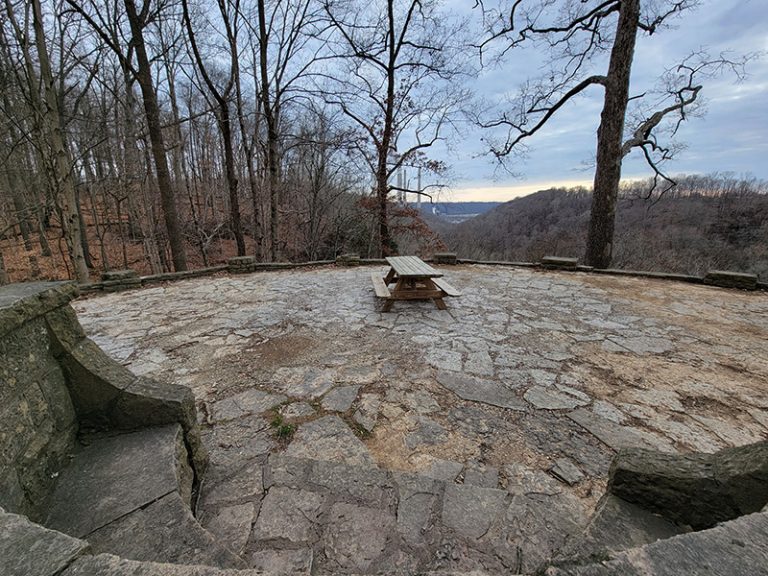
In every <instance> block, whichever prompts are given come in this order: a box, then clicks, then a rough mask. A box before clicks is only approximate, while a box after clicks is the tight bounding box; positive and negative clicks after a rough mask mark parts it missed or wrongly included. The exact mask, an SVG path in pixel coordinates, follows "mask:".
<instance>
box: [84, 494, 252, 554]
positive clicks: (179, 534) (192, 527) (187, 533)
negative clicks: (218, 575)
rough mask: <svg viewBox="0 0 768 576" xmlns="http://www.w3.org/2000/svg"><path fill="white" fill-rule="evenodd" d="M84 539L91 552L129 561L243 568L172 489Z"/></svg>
mask: <svg viewBox="0 0 768 576" xmlns="http://www.w3.org/2000/svg"><path fill="white" fill-rule="evenodd" d="M87 540H88V542H89V543H90V544H91V546H92V548H93V550H94V552H97V553H110V554H115V555H116V556H120V557H122V558H127V559H130V560H141V561H151V562H166V563H170V564H203V565H206V566H218V567H221V568H245V564H244V563H243V561H242V560H241V559H240V558H239V557H237V556H236V555H235V554H233V553H232V552H231V551H230V550H228V549H227V548H225V547H224V546H222V545H221V544H219V543H218V542H217V541H216V540H215V539H214V538H213V536H212V535H211V534H210V533H209V532H207V531H206V530H204V529H203V528H202V527H201V526H200V524H199V523H198V522H197V520H196V519H195V518H194V516H192V512H191V511H190V509H189V507H188V505H187V503H185V502H183V501H182V500H181V498H180V497H179V495H178V493H176V492H172V493H170V494H168V495H167V496H164V497H162V498H160V499H159V500H156V501H154V502H152V503H151V504H149V505H148V506H146V507H144V508H140V509H138V510H134V511H133V512H131V513H129V514H127V515H125V516H122V517H120V518H118V519H116V520H115V521H113V522H111V523H110V524H107V525H106V526H103V527H102V528H99V529H98V530H96V531H95V532H92V533H91V534H89V535H88V537H87Z"/></svg>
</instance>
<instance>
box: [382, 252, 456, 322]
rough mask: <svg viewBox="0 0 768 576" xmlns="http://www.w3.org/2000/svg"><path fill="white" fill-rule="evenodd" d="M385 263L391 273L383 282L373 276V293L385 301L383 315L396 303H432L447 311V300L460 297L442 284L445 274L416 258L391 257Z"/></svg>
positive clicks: (444, 283) (453, 290)
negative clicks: (449, 297) (411, 301)
mask: <svg viewBox="0 0 768 576" xmlns="http://www.w3.org/2000/svg"><path fill="white" fill-rule="evenodd" d="M386 260H387V263H388V264H389V266H390V269H389V271H388V272H387V275H386V276H385V277H384V278H382V277H381V276H380V275H379V274H378V273H376V272H374V273H373V274H371V281H372V282H373V290H374V292H376V296H377V297H378V298H381V299H383V300H384V305H383V307H382V311H383V312H389V311H390V310H391V309H392V305H393V304H394V301H395V300H433V301H434V302H435V305H436V306H437V307H438V309H440V310H445V309H446V305H445V302H444V301H443V298H444V297H446V296H461V292H459V291H458V290H457V289H456V288H454V287H453V286H451V285H450V284H449V283H448V282H446V281H445V280H443V278H442V276H443V274H442V272H440V271H438V270H435V269H434V268H432V266H430V265H429V264H427V263H426V262H424V261H423V260H422V259H421V258H418V257H417V256H390V257H388V258H387V259H386ZM392 283H394V287H392V288H390V285H391V284H392Z"/></svg>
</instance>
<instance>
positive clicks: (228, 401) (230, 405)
mask: <svg viewBox="0 0 768 576" xmlns="http://www.w3.org/2000/svg"><path fill="white" fill-rule="evenodd" d="M285 400H287V398H286V397H285V396H283V395H280V394H270V393H269V392H264V391H263V390H258V389H256V388H252V389H250V390H245V391H243V392H240V393H239V394H235V395H234V396H230V397H229V398H224V399H223V400H219V401H218V402H216V403H215V404H214V405H213V411H212V412H213V414H212V415H213V420H214V421H222V420H233V419H235V418H240V417H241V416H245V415H247V414H258V413H260V412H266V411H267V410H270V409H272V408H274V407H275V406H277V405H279V404H281V403H283V402H285Z"/></svg>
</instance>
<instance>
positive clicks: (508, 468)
mask: <svg viewBox="0 0 768 576" xmlns="http://www.w3.org/2000/svg"><path fill="white" fill-rule="evenodd" d="M371 270H372V268H370V267H363V268H345V269H337V268H320V269H315V270H304V271H285V272H274V273H260V274H252V275H248V276H237V277H219V278H209V279H200V280H188V281H183V282H177V283H173V284H168V285H166V286H162V287H156V288H149V289H143V290H137V291H132V292H124V293H119V294H111V295H105V296H98V297H91V298H88V299H83V300H80V301H78V302H76V303H74V306H75V308H76V310H77V311H78V315H79V319H80V322H81V323H82V324H83V326H84V327H85V329H86V331H87V332H88V334H89V336H91V337H92V338H93V339H94V340H95V341H96V342H97V343H98V344H99V345H100V346H101V347H102V348H103V349H104V350H105V351H107V352H108V353H109V354H110V355H112V356H113V357H114V358H116V359H117V360H119V361H120V362H122V363H124V364H125V365H127V366H128V367H129V368H130V369H131V370H132V371H134V372H135V373H137V374H144V375H150V376H152V377H154V378H156V379H158V380H164V381H168V382H173V383H177V384H185V385H187V386H189V387H190V388H191V389H192V390H193V392H194V394H195V396H196V398H197V401H198V406H199V408H200V414H201V417H202V418H203V419H204V421H203V422H202V424H203V425H204V427H205V429H206V436H205V442H206V444H207V447H208V449H209V451H210V453H211V466H210V468H209V471H208V473H207V474H206V476H205V478H204V481H203V484H202V487H201V491H200V497H199V500H198V509H197V516H198V518H199V519H200V520H201V522H202V523H203V525H204V526H205V527H206V528H207V529H208V530H209V531H211V532H212V533H213V534H215V535H216V536H218V537H219V539H220V540H221V541H222V542H224V543H226V544H227V545H228V546H229V547H230V549H231V550H232V551H233V552H235V553H236V554H238V555H240V556H241V557H243V558H244V559H245V560H246V562H247V564H248V565H249V566H251V567H254V568H257V569H263V570H269V571H271V572H274V573H275V574H279V573H288V572H290V573H310V572H311V573H313V574H325V573H332V572H335V573H338V572H346V573H366V572H378V571H392V570H409V571H422V570H434V569H475V568H483V569H485V570H487V571H489V572H499V571H502V570H503V571H506V572H510V571H511V572H512V573H515V572H527V573H530V572H532V571H534V570H536V569H537V568H538V567H539V566H540V565H541V564H542V563H543V562H545V561H547V560H549V559H550V558H552V557H553V556H556V555H557V553H558V552H559V551H560V550H562V549H565V548H567V546H568V544H569V541H571V540H572V539H574V538H575V537H576V536H577V535H579V534H580V533H581V532H582V531H583V528H584V526H585V524H586V522H587V520H588V518H589V515H590V514H591V512H592V510H593V509H594V506H595V504H596V500H597V498H598V497H599V496H600V495H601V494H602V492H603V489H604V485H605V480H606V477H607V471H608V466H609V464H610V462H611V459H612V458H613V456H614V454H615V450H616V449H618V448H620V447H646V448H655V449H659V450H663V451H669V452H687V451H694V450H695V451H703V452H714V451H716V450H718V449H721V448H724V447H727V446H739V445H744V444H748V443H751V442H756V441H758V440H761V439H765V438H766V431H768V296H767V295H766V294H765V293H744V292H738V291H734V290H722V289H716V288H709V287H702V286H691V285H685V284H678V283H673V282H666V281H660V280H644V279H637V278H626V277H610V276H599V275H591V274H582V273H565V272H559V273H558V272H543V271H537V270H529V269H519V268H506V267H492V266H458V267H453V266H452V267H446V268H445V269H444V271H445V273H446V278H447V279H448V281H449V282H451V284H453V285H454V286H456V287H457V288H459V289H460V290H461V291H462V292H463V293H464V296H462V297H460V298H454V299H451V300H449V301H448V306H449V309H448V310H447V311H438V310H436V309H435V308H434V305H433V304H432V303H429V302H427V303H400V302H398V303H396V304H395V307H394V310H393V312H390V313H388V314H382V313H379V312H376V308H375V301H374V300H375V298H374V295H373V290H372V288H370V279H369V276H370V272H371ZM383 271H384V268H383V267H382V272H383ZM278 415H279V416H278ZM293 426H295V428H296V429H295V432H294V431H293Z"/></svg>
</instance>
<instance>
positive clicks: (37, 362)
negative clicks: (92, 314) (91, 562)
mask: <svg viewBox="0 0 768 576" xmlns="http://www.w3.org/2000/svg"><path fill="white" fill-rule="evenodd" d="M13 326H15V328H14V329H13V330H11V331H9V332H7V333H5V334H4V335H3V336H0V360H1V361H0V486H1V487H2V489H0V505H2V506H4V507H5V508H7V509H8V510H9V511H13V512H20V513H26V514H34V513H39V509H40V507H41V506H42V505H43V502H44V501H45V499H46V497H47V495H48V492H49V490H50V489H51V487H52V485H53V479H52V477H51V475H52V474H54V473H56V472H58V471H59V470H60V469H61V468H63V467H64V465H66V463H67V461H68V455H69V454H70V453H71V452H72V450H73V448H74V445H75V433H76V432H77V422H76V414H75V410H74V407H73V405H72V402H71V400H70V397H69V392H68V389H67V385H66V381H65V379H64V375H63V373H62V371H61V369H60V368H59V366H58V364H57V362H56V360H55V359H54V357H53V355H52V353H51V351H50V350H49V346H50V345H49V340H48V333H47V328H46V322H45V319H44V318H32V319H30V320H28V321H27V322H26V323H24V324H21V325H17V324H16V323H13Z"/></svg>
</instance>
